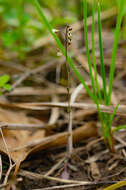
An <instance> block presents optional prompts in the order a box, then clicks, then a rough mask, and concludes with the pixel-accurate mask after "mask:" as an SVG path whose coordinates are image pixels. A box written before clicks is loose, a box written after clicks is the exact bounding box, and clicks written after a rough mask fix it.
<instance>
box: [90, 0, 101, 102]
mask: <svg viewBox="0 0 126 190" xmlns="http://www.w3.org/2000/svg"><path fill="white" fill-rule="evenodd" d="M95 8H96V0H94V2H93V8H92V58H93V68H94V74H95V83H96V90H97V93H98V99H99V100H100V102H101V101H102V95H101V91H100V86H99V83H98V74H97V73H98V72H97V67H96V58H95Z"/></svg>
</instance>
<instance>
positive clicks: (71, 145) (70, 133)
mask: <svg viewBox="0 0 126 190" xmlns="http://www.w3.org/2000/svg"><path fill="white" fill-rule="evenodd" d="M81 86H83V85H82V84H80V85H79V86H77V88H75V90H74V91H73V93H72V94H71V97H70V105H71V104H72V103H74V101H75V99H76V97H77V95H78V93H79V92H80V88H81ZM68 129H69V138H68V144H69V147H70V148H69V153H70V154H72V152H73V140H72V109H71V110H70V115H69V126H68Z"/></svg>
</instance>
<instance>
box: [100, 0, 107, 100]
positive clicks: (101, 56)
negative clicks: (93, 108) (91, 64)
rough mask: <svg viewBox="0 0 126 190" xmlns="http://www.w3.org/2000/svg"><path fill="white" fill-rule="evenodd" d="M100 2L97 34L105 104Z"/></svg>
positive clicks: (105, 89)
mask: <svg viewBox="0 0 126 190" xmlns="http://www.w3.org/2000/svg"><path fill="white" fill-rule="evenodd" d="M100 12H101V10H100V2H98V34H99V51H100V61H101V62H100V68H101V77H102V84H103V93H104V101H105V104H107V99H108V98H107V88H106V73H105V66H104V55H103V44H102V31H101V16H100Z"/></svg>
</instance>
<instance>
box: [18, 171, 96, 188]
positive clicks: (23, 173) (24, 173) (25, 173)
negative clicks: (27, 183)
mask: <svg viewBox="0 0 126 190" xmlns="http://www.w3.org/2000/svg"><path fill="white" fill-rule="evenodd" d="M19 175H21V176H25V177H28V178H30V179H48V180H51V181H57V182H60V183H67V184H69V183H73V184H83V185H90V184H94V183H93V182H90V181H76V180H66V179H61V178H57V177H51V176H44V175H42V174H38V173H33V172H29V171H25V170H21V171H19Z"/></svg>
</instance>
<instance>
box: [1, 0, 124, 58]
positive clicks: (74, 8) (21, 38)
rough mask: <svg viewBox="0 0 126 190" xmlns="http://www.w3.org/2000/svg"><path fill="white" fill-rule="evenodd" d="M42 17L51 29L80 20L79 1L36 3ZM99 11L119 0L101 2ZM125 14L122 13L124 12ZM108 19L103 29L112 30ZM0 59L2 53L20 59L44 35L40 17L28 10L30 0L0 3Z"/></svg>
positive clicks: (115, 4) (31, 8)
mask: <svg viewBox="0 0 126 190" xmlns="http://www.w3.org/2000/svg"><path fill="white" fill-rule="evenodd" d="M39 2H40V3H41V6H42V8H43V10H44V13H45V15H46V17H47V18H48V20H49V22H50V23H51V25H52V26H53V27H54V28H57V27H60V26H64V25H65V24H66V23H69V24H71V23H76V22H78V21H79V20H82V17H83V16H82V0H71V1H68V0H46V1H44V0H40V1H39ZM87 2H88V16H89V15H91V9H92V2H93V1H92V0H87ZM100 2H101V10H102V11H103V10H107V9H110V8H112V7H114V6H117V3H118V2H119V0H111V1H110V0H101V1H100ZM124 10H125V9H124ZM111 22H112V21H111V19H110V20H109V21H107V24H106V27H109V29H110V30H112V28H111V26H112V23H111ZM0 23H1V24H0V45H1V46H0V56H2V55H1V54H2V51H3V49H7V50H8V51H13V52H16V53H17V55H18V57H19V58H21V59H23V58H24V57H25V54H26V53H27V52H29V51H30V50H31V47H32V45H33V44H34V42H35V41H36V40H37V39H39V38H42V37H43V36H46V35H47V29H46V28H45V26H44V25H42V24H41V21H40V17H39V15H38V13H37V12H36V10H35V8H34V7H33V6H32V0H27V1H26V0H17V1H11V0H0ZM122 36H123V38H126V19H125V17H124V21H123V30H122Z"/></svg>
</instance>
